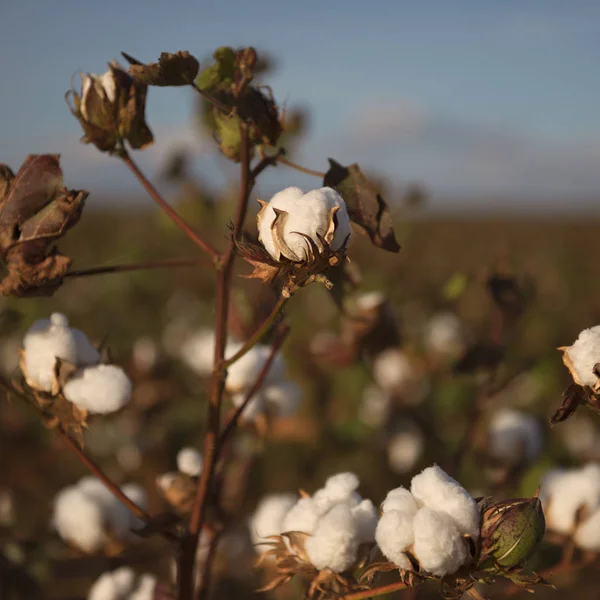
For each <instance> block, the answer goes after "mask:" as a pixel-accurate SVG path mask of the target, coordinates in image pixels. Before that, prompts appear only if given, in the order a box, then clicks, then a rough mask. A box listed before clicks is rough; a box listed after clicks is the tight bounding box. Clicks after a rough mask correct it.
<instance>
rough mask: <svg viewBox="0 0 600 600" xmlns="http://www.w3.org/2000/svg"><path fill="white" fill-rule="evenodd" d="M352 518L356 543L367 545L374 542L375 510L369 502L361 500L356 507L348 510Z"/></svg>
mask: <svg viewBox="0 0 600 600" xmlns="http://www.w3.org/2000/svg"><path fill="white" fill-rule="evenodd" d="M350 510H351V512H352V518H353V519H354V522H355V523H356V528H357V532H358V543H359V544H369V543H371V542H373V541H375V529H376V528H377V510H376V509H375V506H373V503H372V502H371V501H370V500H363V501H362V502H361V503H360V504H358V505H357V506H354V507H353V508H351V509H350Z"/></svg>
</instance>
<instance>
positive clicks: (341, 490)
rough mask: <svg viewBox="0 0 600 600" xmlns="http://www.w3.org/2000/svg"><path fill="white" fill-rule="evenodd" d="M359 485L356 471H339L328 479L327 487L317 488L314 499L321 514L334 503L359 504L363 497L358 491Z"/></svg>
mask: <svg viewBox="0 0 600 600" xmlns="http://www.w3.org/2000/svg"><path fill="white" fill-rule="evenodd" d="M358 486H359V480H358V477H357V476H356V475H355V474H354V473H338V474H336V475H333V476H331V477H329V479H327V481H326V482H325V487H324V488H322V489H320V490H317V491H316V492H315V493H314V495H313V501H314V503H315V506H316V507H317V510H318V511H319V514H324V513H325V512H327V511H328V510H329V509H330V508H331V507H332V506H333V505H334V504H338V503H340V502H343V503H345V504H348V505H349V506H351V507H353V506H357V505H358V504H359V503H360V502H361V500H362V498H361V497H360V495H359V494H358V493H357V492H356V489H357V488H358Z"/></svg>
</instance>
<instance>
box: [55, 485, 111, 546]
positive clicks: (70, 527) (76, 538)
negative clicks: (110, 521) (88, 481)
mask: <svg viewBox="0 0 600 600" xmlns="http://www.w3.org/2000/svg"><path fill="white" fill-rule="evenodd" d="M52 524H53V526H54V528H55V529H56V531H57V532H58V534H59V535H60V537H62V538H63V539H64V540H66V541H67V542H70V543H71V544H73V545H75V546H77V547H78V548H80V549H81V550H83V551H84V552H88V553H93V552H97V551H98V550H100V548H102V546H103V545H104V543H105V542H106V536H105V533H104V515H103V511H102V507H101V506H100V504H99V503H97V502H96V501H95V500H94V499H93V498H91V497H90V496H88V495H87V494H86V493H84V492H83V491H82V490H80V489H78V488H77V487H76V486H71V487H68V488H65V489H64V490H62V491H61V492H60V493H59V494H58V495H57V497H56V499H55V500H54V514H53V516H52Z"/></svg>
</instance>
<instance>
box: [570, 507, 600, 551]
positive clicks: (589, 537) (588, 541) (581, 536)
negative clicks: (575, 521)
mask: <svg viewBox="0 0 600 600" xmlns="http://www.w3.org/2000/svg"><path fill="white" fill-rule="evenodd" d="M574 539H575V543H576V544H577V545H578V546H579V547H580V548H581V549H583V550H589V551H591V552H600V508H597V509H596V511H595V512H594V513H592V515H591V516H590V517H588V518H587V519H586V520H585V521H584V522H583V523H581V524H580V525H579V526H578V527H577V531H576V532H575V538H574Z"/></svg>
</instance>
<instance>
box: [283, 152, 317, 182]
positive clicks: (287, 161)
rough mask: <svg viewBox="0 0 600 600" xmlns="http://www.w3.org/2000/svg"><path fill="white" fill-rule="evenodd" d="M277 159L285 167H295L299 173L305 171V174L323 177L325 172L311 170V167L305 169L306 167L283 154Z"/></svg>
mask: <svg viewBox="0 0 600 600" xmlns="http://www.w3.org/2000/svg"><path fill="white" fill-rule="evenodd" d="M277 161H278V162H280V163H281V164H282V165H285V166H286V167H291V168H292V169H296V171H300V172H301V173H306V174H307V175H314V176H315V177H320V178H321V179H322V178H323V177H325V173H323V172H322V171H313V170H312V169H307V168H306V167H302V166H301V165H297V164H296V163H293V162H292V161H291V160H288V159H287V158H285V157H284V156H279V157H278V158H277Z"/></svg>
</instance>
